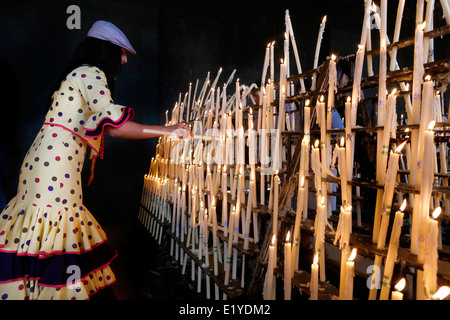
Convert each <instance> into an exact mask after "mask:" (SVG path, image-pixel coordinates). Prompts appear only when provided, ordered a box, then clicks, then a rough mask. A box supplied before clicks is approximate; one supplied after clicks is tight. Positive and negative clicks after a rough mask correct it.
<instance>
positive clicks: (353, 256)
mask: <svg viewBox="0 0 450 320" xmlns="http://www.w3.org/2000/svg"><path fill="white" fill-rule="evenodd" d="M356 252H357V250H356V248H353V250H352V254H351V255H350V257H349V258H348V261H349V262H352V261H353V260H355V258H356Z"/></svg>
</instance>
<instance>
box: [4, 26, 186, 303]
mask: <svg viewBox="0 0 450 320" xmlns="http://www.w3.org/2000/svg"><path fill="white" fill-rule="evenodd" d="M127 53H131V54H136V52H135V50H134V49H133V47H132V46H131V44H130V43H129V41H128V39H127V38H126V36H125V35H124V34H123V33H122V31H120V30H119V29H118V28H117V27H116V26H114V25H113V24H111V23H109V22H106V21H97V22H96V23H94V25H93V26H92V28H91V29H90V30H89V33H88V37H87V38H86V39H85V40H84V41H83V42H82V43H81V44H80V46H79V47H78V48H77V50H76V52H75V54H74V58H73V60H72V62H71V63H70V65H69V67H68V69H67V70H66V72H64V78H63V80H62V81H61V83H60V86H59V89H58V90H57V91H55V93H54V94H53V97H52V103H51V107H50V109H49V111H48V113H47V115H46V117H45V120H44V124H43V126H42V128H41V129H40V131H39V133H38V135H37V136H36V138H35V140H34V142H33V144H32V146H31V148H30V149H29V151H28V153H27V154H26V156H25V159H24V161H23V164H22V167H21V170H20V177H19V186H18V190H17V195H16V196H15V197H14V198H13V199H12V200H11V201H10V202H9V204H8V205H7V206H6V207H5V209H4V211H3V212H2V213H1V215H0V299H2V300H6V299H89V298H90V297H91V296H93V295H95V294H97V293H98V292H99V291H100V290H102V289H104V288H107V287H109V286H110V285H111V284H113V283H114V282H115V277H114V273H113V272H112V271H111V269H110V267H109V265H110V262H111V261H112V259H114V257H115V256H116V252H115V251H114V250H112V249H111V248H110V247H109V246H108V245H107V244H106V240H107V238H106V234H105V233H104V231H103V230H102V228H101V227H100V225H99V224H98V223H97V221H96V220H95V218H94V217H93V216H92V214H91V213H90V212H89V210H88V209H87V208H86V207H85V206H84V205H83V195H82V188H81V170H82V167H83V162H84V159H85V153H86V151H87V147H88V146H89V147H90V149H91V150H90V152H91V153H90V158H91V159H92V163H93V164H92V167H91V170H92V171H93V167H94V164H95V159H96V158H97V157H102V153H103V152H102V150H103V135H104V134H105V133H108V134H109V135H111V136H113V137H120V138H127V139H144V138H151V137H155V136H158V135H160V133H161V132H164V133H167V134H176V135H178V136H179V137H180V138H182V137H187V136H189V134H190V131H189V129H188V128H187V127H186V126H184V125H183V124H178V125H174V126H162V127H161V126H150V125H144V124H139V123H136V122H132V121H131V120H132V118H133V116H134V112H133V109H131V108H129V107H126V106H121V105H117V104H114V102H113V98H112V95H113V92H114V80H115V76H116V74H117V73H118V72H119V71H120V69H121V64H123V63H126V62H127ZM155 132H157V133H155ZM158 132H159V134H158ZM92 178H93V175H92V174H91V178H90V181H92ZM90 181H89V182H90ZM97 296H98V295H97Z"/></svg>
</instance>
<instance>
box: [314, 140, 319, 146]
mask: <svg viewBox="0 0 450 320" xmlns="http://www.w3.org/2000/svg"><path fill="white" fill-rule="evenodd" d="M314 147H315V148H317V147H319V140H316V142H314Z"/></svg>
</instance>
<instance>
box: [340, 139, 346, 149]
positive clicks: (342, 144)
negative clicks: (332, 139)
mask: <svg viewBox="0 0 450 320" xmlns="http://www.w3.org/2000/svg"><path fill="white" fill-rule="evenodd" d="M344 143H345V138H344V136H342V137H341V148H342V147H343V146H344Z"/></svg>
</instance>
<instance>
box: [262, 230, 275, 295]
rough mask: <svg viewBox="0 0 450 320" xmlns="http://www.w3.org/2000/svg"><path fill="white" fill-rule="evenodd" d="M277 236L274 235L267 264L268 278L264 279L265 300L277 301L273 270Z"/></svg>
mask: <svg viewBox="0 0 450 320" xmlns="http://www.w3.org/2000/svg"><path fill="white" fill-rule="evenodd" d="M276 255H277V252H276V236H275V234H273V236H272V241H271V244H270V246H269V258H268V264H267V271H266V277H265V279H264V288H263V297H264V300H275V288H274V286H275V283H276V282H275V280H276V278H274V274H273V269H274V268H275V264H276Z"/></svg>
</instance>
